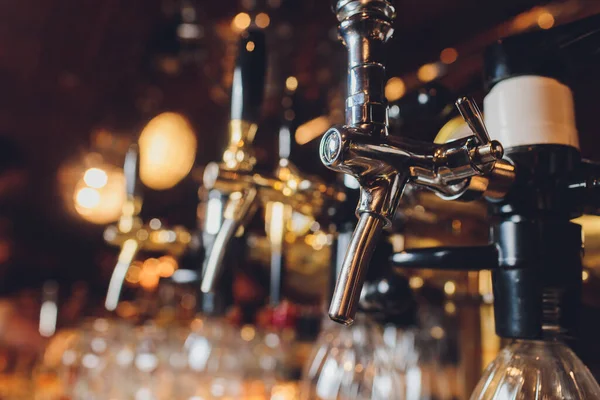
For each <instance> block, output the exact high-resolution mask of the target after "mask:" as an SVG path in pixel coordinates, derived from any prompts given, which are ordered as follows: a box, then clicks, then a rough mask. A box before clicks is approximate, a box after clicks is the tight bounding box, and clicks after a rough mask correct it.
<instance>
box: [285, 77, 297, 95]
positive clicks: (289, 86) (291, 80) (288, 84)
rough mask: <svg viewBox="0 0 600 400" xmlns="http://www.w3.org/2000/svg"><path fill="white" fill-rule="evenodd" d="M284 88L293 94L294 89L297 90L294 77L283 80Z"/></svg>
mask: <svg viewBox="0 0 600 400" xmlns="http://www.w3.org/2000/svg"><path fill="white" fill-rule="evenodd" d="M285 87H286V89H287V90H289V91H290V92H294V91H295V90H296V89H298V79H296V77H295V76H289V77H288V78H287V79H286V80H285Z"/></svg>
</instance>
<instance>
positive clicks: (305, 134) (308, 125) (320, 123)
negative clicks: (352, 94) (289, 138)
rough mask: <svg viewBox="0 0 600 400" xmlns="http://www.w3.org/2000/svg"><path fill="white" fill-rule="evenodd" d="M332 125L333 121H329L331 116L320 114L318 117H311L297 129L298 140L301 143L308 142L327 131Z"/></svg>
mask: <svg viewBox="0 0 600 400" xmlns="http://www.w3.org/2000/svg"><path fill="white" fill-rule="evenodd" d="M330 126H331V122H329V118H327V117H326V116H320V117H318V118H315V119H311V120H310V121H308V122H305V123H304V124H302V125H300V126H299V127H298V129H296V134H295V138H296V142H297V143H298V144H300V145H302V144H306V143H308V142H310V141H311V140H313V139H314V138H316V137H318V136H320V135H322V134H323V133H325V131H326V130H327V129H329V127H330Z"/></svg>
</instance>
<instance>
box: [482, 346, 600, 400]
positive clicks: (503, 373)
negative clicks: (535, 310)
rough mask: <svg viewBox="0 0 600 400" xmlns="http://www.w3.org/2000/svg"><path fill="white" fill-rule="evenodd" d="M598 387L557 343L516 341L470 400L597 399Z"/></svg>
mask: <svg viewBox="0 0 600 400" xmlns="http://www.w3.org/2000/svg"><path fill="white" fill-rule="evenodd" d="M599 398H600V387H599V386H598V383H597V382H596V380H595V379H594V377H593V376H592V374H591V373H590V371H589V370H588V369H587V367H586V366H585V365H584V364H583V362H581V360H580V359H579V358H578V357H577V356H576V355H575V353H573V351H571V349H569V347H567V346H566V345H565V344H564V343H562V342H560V341H559V340H552V341H535V340H516V341H514V342H513V343H512V344H510V345H509V346H507V347H505V348H504V349H503V350H502V351H501V352H500V354H499V355H498V357H496V359H495V360H494V361H493V362H492V363H491V364H490V365H489V366H488V367H487V369H486V370H485V372H484V373H483V376H482V377H481V379H480V380H479V383H478V384H477V387H476V388H475V391H474V392H473V394H472V395H471V400H541V399H544V400H546V399H548V400H559V399H569V400H579V399H581V400H583V399H586V400H587V399H599Z"/></svg>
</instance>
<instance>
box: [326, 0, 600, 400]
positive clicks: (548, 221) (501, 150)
mask: <svg viewBox="0 0 600 400" xmlns="http://www.w3.org/2000/svg"><path fill="white" fill-rule="evenodd" d="M334 7H335V11H336V14H337V18H338V21H339V33H340V38H341V40H342V41H343V43H344V44H345V46H346V47H347V49H348V53H349V59H348V97H347V100H346V125H344V126H341V127H333V128H331V129H330V130H329V131H327V132H326V133H325V135H324V136H323V139H322V141H321V148H320V156H321V160H322V161H323V163H324V164H325V165H326V166H327V167H329V168H330V169H332V170H334V171H338V172H343V173H346V174H349V175H352V176H354V177H355V178H356V179H358V181H359V183H360V186H361V190H360V192H361V193H360V200H359V203H358V207H357V216H358V224H357V226H356V229H355V231H354V234H353V236H352V239H351V241H350V244H349V246H348V249H347V253H346V256H345V259H344V262H343V265H342V268H341V272H340V274H339V276H338V281H337V285H336V289H335V293H334V295H333V299H332V302H331V306H330V311H329V315H330V317H331V318H332V319H333V320H335V321H338V322H340V323H343V324H347V325H349V324H351V323H352V322H353V318H354V314H355V312H356V309H357V305H358V303H359V299H360V295H361V290H362V287H363V282H364V278H365V275H366V270H367V268H368V266H369V263H370V259H371V255H372V253H373V250H374V249H375V246H376V244H377V241H378V238H379V236H380V234H381V232H382V230H383V229H384V228H385V227H386V226H388V225H389V224H390V220H391V219H392V217H393V216H394V213H395V211H396V208H397V206H398V202H399V199H400V197H401V196H402V192H403V190H404V187H405V186H406V185H417V186H421V187H425V188H427V189H430V190H433V191H434V192H435V193H436V194H438V195H439V196H440V197H442V198H445V199H447V200H473V199H477V198H481V197H483V198H485V199H486V200H487V201H488V203H489V209H490V216H491V221H492V227H491V241H490V244H489V245H488V246H483V247H470V248H432V249H419V250H413V251H410V250H408V251H405V252H402V253H399V254H395V255H393V257H392V267H391V269H390V271H388V273H389V274H394V273H398V272H399V269H401V268H402V267H409V266H410V267H424V268H438V269H457V270H482V269H490V270H492V278H493V288H494V309H495V315H494V317H495V321H496V331H497V333H498V335H499V336H501V337H503V338H507V339H514V342H513V344H511V345H510V346H508V347H507V348H505V349H504V350H503V351H502V352H501V353H500V355H499V357H498V358H497V359H496V360H495V361H494V362H493V363H492V364H491V365H490V366H489V367H488V368H487V370H486V372H485V373H484V376H483V378H482V379H481V381H480V382H479V384H478V386H477V388H476V389H475V392H474V393H473V395H472V397H471V398H472V399H524V400H525V399H540V398H548V399H550V398H551V399H563V398H569V399H592V398H600V387H599V386H598V384H597V383H596V381H595V380H594V378H593V377H592V375H591V373H590V372H589V370H588V369H587V368H586V367H585V366H584V365H583V363H582V362H581V361H580V360H579V359H578V358H577V357H576V356H575V354H574V353H573V352H572V351H571V350H570V349H569V348H568V347H567V346H566V345H564V344H563V341H562V339H564V338H567V337H571V336H573V334H574V333H575V327H576V324H577V311H578V309H579V303H580V297H581V279H582V278H581V276H582V260H581V258H582V232H581V226H580V225H577V224H575V223H573V222H571V219H573V218H575V217H577V216H579V215H581V214H582V212H583V211H584V209H587V208H590V207H591V208H594V204H588V202H590V201H591V200H593V199H594V196H592V195H591V194H592V193H591V192H592V191H594V190H595V189H594V188H595V186H597V178H596V177H597V176H598V169H597V168H595V166H594V165H593V164H591V163H589V162H586V161H584V160H582V159H581V156H580V152H579V148H578V146H579V143H578V137H577V130H576V128H575V123H574V112H573V96H572V93H571V91H570V89H569V87H568V86H566V84H565V82H566V76H567V75H566V74H567V72H568V65H567V64H566V61H567V60H574V59H577V58H585V56H586V55H590V54H595V53H597V48H599V47H600V45H598V46H594V42H596V43H599V42H600V40H599V39H598V37H599V36H600V29H599V28H598V27H599V26H600V23H599V20H600V19H599V18H598V17H597V16H596V17H591V18H589V19H586V20H582V21H579V22H576V23H573V24H570V25H565V26H561V27H558V28H555V29H553V30H549V31H544V32H535V33H529V34H524V35H520V36H516V37H511V38H507V39H505V40H501V41H499V42H498V43H496V44H494V45H492V46H491V47H490V48H488V50H487V52H486V59H485V73H486V84H487V86H488V88H489V93H488V95H487V96H486V98H485V102H484V105H485V111H486V121H487V126H488V127H489V132H490V134H491V135H488V129H487V128H486V125H485V124H484V122H483V119H482V116H481V114H480V112H479V110H478V108H477V106H476V105H475V104H474V103H473V102H471V101H470V100H468V99H466V98H462V99H459V100H458V101H457V103H456V104H457V107H458V109H459V111H460V113H461V114H462V116H463V117H464V119H465V120H466V122H467V124H468V125H469V127H470V128H471V130H472V131H473V136H470V137H467V138H463V139H458V140H454V141H451V142H449V143H446V144H442V145H438V144H432V143H423V142H410V141H408V140H405V139H403V138H400V137H394V136H390V135H389V134H388V125H387V104H386V100H385V97H384V90H383V88H384V84H385V66H384V65H385V64H384V57H383V56H384V53H385V50H384V46H385V42H386V41H387V40H388V39H389V38H390V37H391V36H392V33H393V28H392V22H393V19H394V15H395V9H394V7H393V5H392V4H391V3H390V2H389V1H387V0H339V1H337V2H336V3H335V6H334ZM490 136H491V137H492V138H495V139H498V141H496V140H491V139H490ZM500 143H502V144H500ZM382 278H385V277H384V276H382ZM387 295H388V296H394V293H393V291H392V292H388V293H387Z"/></svg>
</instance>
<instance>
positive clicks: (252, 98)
mask: <svg viewBox="0 0 600 400" xmlns="http://www.w3.org/2000/svg"><path fill="white" fill-rule="evenodd" d="M266 70H267V49H266V39H265V34H264V32H263V31H259V30H254V29H251V30H248V31H246V32H244V33H243V34H242V37H241V38H240V43H239V50H238V58H237V61H236V65H235V70H234V72H233V85H232V87H231V119H232V120H243V121H248V122H257V121H258V119H259V117H260V108H261V105H262V101H263V93H264V87H265V74H266Z"/></svg>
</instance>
